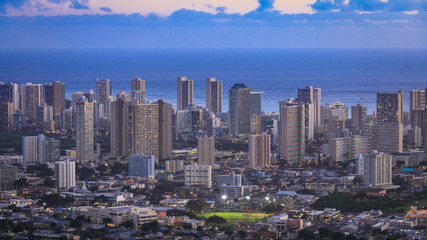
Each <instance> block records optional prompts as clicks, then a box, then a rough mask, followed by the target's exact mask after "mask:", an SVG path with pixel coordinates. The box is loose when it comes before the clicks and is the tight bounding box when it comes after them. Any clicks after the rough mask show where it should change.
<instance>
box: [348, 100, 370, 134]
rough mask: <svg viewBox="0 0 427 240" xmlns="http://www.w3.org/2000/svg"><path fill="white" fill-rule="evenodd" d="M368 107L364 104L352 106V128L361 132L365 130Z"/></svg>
mask: <svg viewBox="0 0 427 240" xmlns="http://www.w3.org/2000/svg"><path fill="white" fill-rule="evenodd" d="M367 112H368V107H367V106H363V105H362V104H357V105H356V106H351V126H352V127H353V128H357V129H359V130H362V129H363V126H364V125H363V123H364V122H365V119H366V115H367Z"/></svg>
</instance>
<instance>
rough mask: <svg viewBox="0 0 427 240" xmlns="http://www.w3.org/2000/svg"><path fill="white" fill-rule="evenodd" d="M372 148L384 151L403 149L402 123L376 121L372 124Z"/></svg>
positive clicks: (396, 151) (390, 151) (399, 150)
mask: <svg viewBox="0 0 427 240" xmlns="http://www.w3.org/2000/svg"><path fill="white" fill-rule="evenodd" d="M372 149H373V150H378V151H379V152H384V153H398V152H402V150H403V124H402V123H384V122H377V123H375V124H374V125H373V126H372Z"/></svg>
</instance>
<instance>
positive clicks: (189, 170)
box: [184, 163, 212, 188]
mask: <svg viewBox="0 0 427 240" xmlns="http://www.w3.org/2000/svg"><path fill="white" fill-rule="evenodd" d="M184 175H185V185H186V186H188V187H191V186H196V185H197V186H206V187H208V188H210V187H212V167H211V166H210V165H197V164H196V163H193V164H191V165H187V166H185V170H184Z"/></svg>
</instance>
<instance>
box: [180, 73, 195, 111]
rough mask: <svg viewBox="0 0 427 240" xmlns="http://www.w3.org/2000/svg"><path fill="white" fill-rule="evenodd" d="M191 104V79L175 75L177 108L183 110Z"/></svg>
mask: <svg viewBox="0 0 427 240" xmlns="http://www.w3.org/2000/svg"><path fill="white" fill-rule="evenodd" d="M192 104H193V80H187V77H177V110H184V109H186V108H187V107H188V106H189V105H192Z"/></svg>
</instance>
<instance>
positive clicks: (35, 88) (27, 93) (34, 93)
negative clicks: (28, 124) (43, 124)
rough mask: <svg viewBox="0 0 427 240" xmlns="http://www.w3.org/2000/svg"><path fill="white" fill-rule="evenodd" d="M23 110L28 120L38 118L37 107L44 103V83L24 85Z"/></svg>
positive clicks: (22, 95)
mask: <svg viewBox="0 0 427 240" xmlns="http://www.w3.org/2000/svg"><path fill="white" fill-rule="evenodd" d="M21 90H22V94H21V97H22V100H21V102H22V110H23V112H24V113H25V115H26V116H27V120H29V121H32V122H34V121H35V120H36V112H37V107H38V106H40V105H42V104H43V103H44V97H43V85H42V84H32V83H27V84H25V85H23V86H22V88H21Z"/></svg>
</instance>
